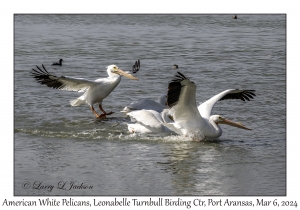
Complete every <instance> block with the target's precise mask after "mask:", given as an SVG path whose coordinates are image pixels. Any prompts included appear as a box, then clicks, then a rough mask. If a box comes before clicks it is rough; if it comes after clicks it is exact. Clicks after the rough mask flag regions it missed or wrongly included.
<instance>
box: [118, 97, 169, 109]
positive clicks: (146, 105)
mask: <svg viewBox="0 0 300 210" xmlns="http://www.w3.org/2000/svg"><path fill="white" fill-rule="evenodd" d="M166 102H167V95H162V96H160V97H159V98H158V101H154V100H152V99H148V98H141V99H138V100H136V101H134V102H131V103H130V104H129V105H127V106H125V108H124V109H123V110H122V111H121V112H123V113H128V112H131V111H134V110H142V109H147V110H154V111H156V112H159V113H160V112H162V111H163V110H164V109H166V108H167V105H166Z"/></svg>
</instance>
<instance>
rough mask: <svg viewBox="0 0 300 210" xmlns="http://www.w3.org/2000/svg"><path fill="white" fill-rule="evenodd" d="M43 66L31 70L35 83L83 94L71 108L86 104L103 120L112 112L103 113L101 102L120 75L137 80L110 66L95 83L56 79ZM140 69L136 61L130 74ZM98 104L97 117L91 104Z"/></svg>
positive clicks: (115, 84)
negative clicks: (99, 112)
mask: <svg viewBox="0 0 300 210" xmlns="http://www.w3.org/2000/svg"><path fill="white" fill-rule="evenodd" d="M42 66H43V69H41V68H39V67H38V66H36V67H37V70H36V69H32V70H33V71H32V72H31V74H32V76H33V77H34V78H35V79H36V81H37V82H38V83H40V84H45V85H47V86H48V87H52V88H54V89H60V90H67V91H77V92H84V94H83V95H82V96H80V97H79V98H77V99H75V100H72V101H70V103H71V106H79V105H82V104H88V105H89V106H90V109H91V110H92V112H93V113H94V114H95V116H96V117H97V118H102V117H103V118H104V117H106V115H111V114H113V113H114V112H109V113H107V112H105V111H104V109H103V108H102V100H103V99H104V98H106V97H107V96H108V95H109V94H110V93H111V92H112V91H113V90H114V89H115V87H117V85H118V84H119V83H120V81H121V75H122V76H125V77H127V78H129V79H132V80H138V78H136V77H134V76H132V75H131V74H129V73H127V72H124V71H122V70H121V69H119V67H117V66H116V65H110V66H108V67H107V74H108V77H107V78H100V79H97V80H95V81H90V80H86V79H82V78H72V77H65V76H61V77H57V76H54V75H52V74H50V73H48V71H47V70H46V68H45V67H44V65H42ZM139 68H140V61H139V60H138V61H136V62H135V64H134V65H133V67H132V73H136V72H137V71H138V70H139ZM95 103H97V104H99V109H100V110H101V112H102V113H103V114H101V115H99V114H98V113H97V112H96V111H95V109H94V107H93V104H95Z"/></svg>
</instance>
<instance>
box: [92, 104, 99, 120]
mask: <svg viewBox="0 0 300 210" xmlns="http://www.w3.org/2000/svg"><path fill="white" fill-rule="evenodd" d="M91 110H92V112H93V113H94V115H95V116H96V117H97V118H100V117H101V115H100V116H99V115H98V113H97V112H96V111H95V109H94V107H93V106H91Z"/></svg>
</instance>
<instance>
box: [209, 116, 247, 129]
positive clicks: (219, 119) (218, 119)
mask: <svg viewBox="0 0 300 210" xmlns="http://www.w3.org/2000/svg"><path fill="white" fill-rule="evenodd" d="M211 118H212V120H213V121H214V122H215V123H216V124H227V125H231V126H233V127H237V128H241V129H245V130H252V129H251V128H247V127H246V126H244V125H243V124H242V123H240V122H233V121H231V120H228V119H226V118H224V117H221V116H220V115H213V116H211Z"/></svg>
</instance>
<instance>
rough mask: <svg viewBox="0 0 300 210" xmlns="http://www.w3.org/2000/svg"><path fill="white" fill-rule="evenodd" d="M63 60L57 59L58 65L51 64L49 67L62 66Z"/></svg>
mask: <svg viewBox="0 0 300 210" xmlns="http://www.w3.org/2000/svg"><path fill="white" fill-rule="evenodd" d="M62 62H63V59H59V63H53V64H52V65H51V66H62Z"/></svg>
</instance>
